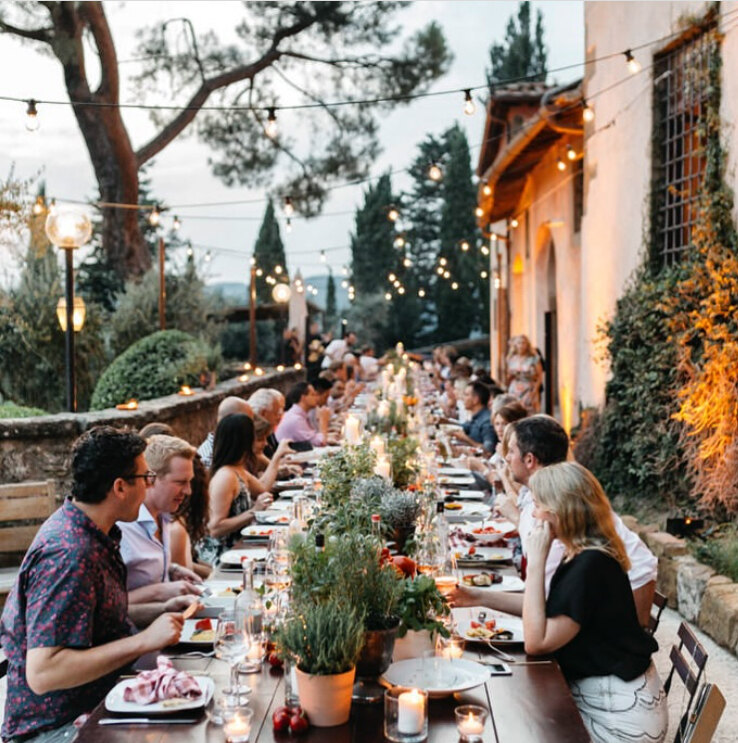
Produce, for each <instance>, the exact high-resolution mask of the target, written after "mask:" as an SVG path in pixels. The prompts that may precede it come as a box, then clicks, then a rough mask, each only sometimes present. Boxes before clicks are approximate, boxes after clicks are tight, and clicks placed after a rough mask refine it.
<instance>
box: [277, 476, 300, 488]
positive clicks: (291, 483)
mask: <svg viewBox="0 0 738 743" xmlns="http://www.w3.org/2000/svg"><path fill="white" fill-rule="evenodd" d="M307 483H308V480H307V479H306V478H305V477H295V478H293V479H292V480H277V482H275V483H274V488H275V489H276V490H282V488H284V489H293V488H304V487H305V485H307Z"/></svg>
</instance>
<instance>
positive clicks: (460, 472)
mask: <svg viewBox="0 0 738 743" xmlns="http://www.w3.org/2000/svg"><path fill="white" fill-rule="evenodd" d="M438 474H439V475H441V476H445V477H469V475H470V474H471V470H470V469H469V468H468V467H466V468H465V467H451V466H449V465H447V464H445V465H443V467H439V468H438Z"/></svg>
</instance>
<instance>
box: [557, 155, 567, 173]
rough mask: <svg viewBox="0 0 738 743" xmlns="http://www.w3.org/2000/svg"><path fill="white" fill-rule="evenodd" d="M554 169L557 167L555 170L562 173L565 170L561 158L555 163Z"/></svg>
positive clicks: (564, 164)
mask: <svg viewBox="0 0 738 743" xmlns="http://www.w3.org/2000/svg"><path fill="white" fill-rule="evenodd" d="M556 167H557V168H558V169H559V170H562V171H563V170H566V163H565V162H564V161H563V160H562V159H561V158H559V159H558V160H557V161H556Z"/></svg>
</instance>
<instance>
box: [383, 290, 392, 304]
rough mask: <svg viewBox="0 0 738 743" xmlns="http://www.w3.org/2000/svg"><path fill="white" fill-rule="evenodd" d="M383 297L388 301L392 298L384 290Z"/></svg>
mask: <svg viewBox="0 0 738 743" xmlns="http://www.w3.org/2000/svg"><path fill="white" fill-rule="evenodd" d="M384 298H385V299H386V300H387V301H388V302H389V301H390V300H391V299H392V295H391V294H390V293H389V292H385V293H384Z"/></svg>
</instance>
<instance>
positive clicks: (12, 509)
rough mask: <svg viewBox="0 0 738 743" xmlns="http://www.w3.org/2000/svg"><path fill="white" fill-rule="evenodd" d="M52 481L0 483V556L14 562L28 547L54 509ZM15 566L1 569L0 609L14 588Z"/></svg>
mask: <svg viewBox="0 0 738 743" xmlns="http://www.w3.org/2000/svg"><path fill="white" fill-rule="evenodd" d="M54 491H55V488H54V481H53V480H44V481H40V482H17V483H10V484H9V485H0V559H2V560H3V563H2V564H4V565H8V564H9V562H12V561H17V563H18V564H20V562H21V560H22V559H23V554H24V553H25V551H26V550H27V549H28V548H29V547H30V546H31V542H32V541H33V538H34V537H35V536H36V532H37V531H38V530H39V527H40V526H41V524H42V523H43V522H44V521H45V520H46V519H47V518H49V516H51V514H52V513H53V512H54V510H55V509H56V505H57V504H56V496H55V492H54ZM17 574H18V567H3V568H0V608H2V606H4V605H5V600H6V599H7V597H8V594H9V593H10V589H11V588H12V587H13V582H14V581H15V577H16V575H17Z"/></svg>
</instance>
